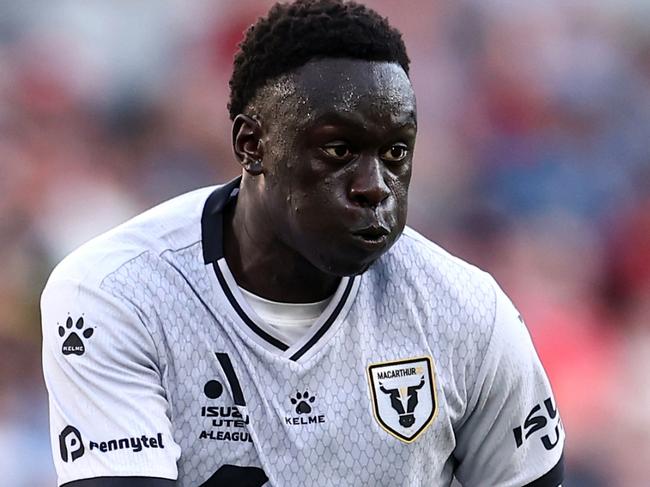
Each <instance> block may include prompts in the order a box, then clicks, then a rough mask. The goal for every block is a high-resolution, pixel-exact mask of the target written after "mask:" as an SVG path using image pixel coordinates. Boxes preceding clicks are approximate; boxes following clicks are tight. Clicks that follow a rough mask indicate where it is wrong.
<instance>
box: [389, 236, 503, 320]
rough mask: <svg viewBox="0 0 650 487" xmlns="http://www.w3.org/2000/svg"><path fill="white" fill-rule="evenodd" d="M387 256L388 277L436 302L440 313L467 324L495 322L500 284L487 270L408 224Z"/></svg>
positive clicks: (402, 286) (423, 298)
mask: <svg viewBox="0 0 650 487" xmlns="http://www.w3.org/2000/svg"><path fill="white" fill-rule="evenodd" d="M386 257H387V259H386V261H385V265H386V266H387V267H388V268H387V269H386V271H387V275H388V276H389V278H390V279H397V280H399V283H398V284H399V287H401V288H406V289H408V293H410V294H412V295H414V296H416V295H417V296H420V298H421V301H422V302H426V303H437V304H436V306H435V308H436V309H437V311H436V312H437V313H442V314H445V312H447V313H448V314H449V316H446V318H448V319H450V320H451V319H453V320H456V319H458V318H459V317H460V316H462V317H463V319H466V321H467V323H466V324H467V326H470V325H473V326H479V327H481V328H488V329H489V328H490V327H491V325H492V324H493V321H494V314H495V300H496V292H497V286H496V283H495V281H494V278H493V277H492V276H491V275H490V274H488V273H487V272H485V271H483V270H481V269H479V268H478V267H476V266H475V265H473V264H470V263H469V262H466V261H464V260H462V259H460V258H459V257H456V256H454V255H452V254H451V253H449V252H447V251H446V250H444V249H443V248H442V247H440V246H439V245H437V244H435V243H433V242H432V241H430V240H428V239H427V238H425V237H423V236H422V235H420V234H419V233H418V232H416V231H415V230H413V229H411V228H408V227H407V228H406V229H405V230H404V232H403V234H402V237H401V238H400V239H399V241H398V242H397V243H396V244H395V245H394V247H393V248H392V249H391V250H390V252H389V253H388V254H387V256H386ZM442 310H446V311H442Z"/></svg>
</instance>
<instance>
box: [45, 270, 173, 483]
mask: <svg viewBox="0 0 650 487" xmlns="http://www.w3.org/2000/svg"><path fill="white" fill-rule="evenodd" d="M136 310H137V308H136V307H135V306H134V305H132V304H131V303H128V302H126V301H124V300H122V299H118V298H116V297H115V296H113V295H112V294H109V293H107V292H105V291H102V290H101V289H100V287H99V286H95V285H89V284H84V283H82V282H77V281H75V280H71V279H58V278H57V279H54V278H51V279H50V281H49V282H48V285H47V286H46V288H45V290H44V292H43V295H42V299H41V313H42V327H43V372H44V376H45V383H46V385H47V389H48V393H49V408H50V434H51V444H52V452H53V456H54V464H55V467H56V471H57V475H58V485H62V484H65V483H67V482H71V481H74V480H80V479H88V478H94V477H114V476H115V477H123V476H124V477H126V476H140V477H158V478H164V479H172V480H174V479H176V478H177V467H176V462H177V460H178V458H179V456H180V448H179V446H178V445H177V444H175V443H174V440H173V438H172V435H171V421H170V418H169V414H170V413H169V406H168V403H167V399H166V396H165V390H164V388H163V385H162V380H161V371H160V370H159V367H158V356H157V353H156V348H155V345H154V342H153V340H152V338H151V336H150V334H149V332H148V330H147V329H146V327H145V325H144V323H143V322H142V321H141V319H140V314H139V313H138V312H137V311H136Z"/></svg>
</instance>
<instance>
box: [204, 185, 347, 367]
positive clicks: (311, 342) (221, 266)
mask: <svg viewBox="0 0 650 487" xmlns="http://www.w3.org/2000/svg"><path fill="white" fill-rule="evenodd" d="M240 182H241V176H240V177H238V178H235V179H233V180H232V181H230V182H228V183H227V184H224V185H223V186H219V187H218V188H217V189H215V190H214V191H213V192H212V193H211V194H210V196H209V197H208V199H207V200H206V202H205V205H204V207H203V214H202V216H201V243H202V247H203V261H204V263H205V264H206V265H210V264H211V265H212V267H213V269H214V272H212V273H211V279H212V280H213V282H214V283H215V284H216V286H215V287H216V288H217V290H218V291H219V290H220V291H221V293H222V294H223V296H225V298H226V299H227V300H228V302H229V304H230V308H231V311H233V312H234V313H233V314H234V315H235V316H236V321H237V322H238V323H239V324H240V325H242V326H241V329H242V330H243V331H244V332H245V334H246V335H248V337H249V338H250V339H252V341H254V342H256V343H257V344H258V345H261V346H263V347H264V348H266V349H267V350H270V351H273V352H276V353H278V354H281V355H282V356H284V357H286V358H288V359H290V360H293V361H297V360H298V359H300V358H301V357H303V356H306V355H311V354H313V353H315V352H316V350H318V349H319V348H320V345H322V344H323V343H324V342H326V341H327V337H329V336H331V335H333V334H334V333H335V332H336V330H337V329H338V326H339V325H340V324H341V322H342V321H343V319H344V317H345V315H346V314H347V312H348V310H349V308H350V306H351V304H352V301H353V300H354V297H355V295H356V292H357V290H358V288H359V281H360V278H359V277H358V276H353V277H344V278H342V279H341V283H340V284H339V287H338V289H337V290H336V292H335V293H334V296H333V297H332V300H331V301H330V303H329V304H328V306H327V307H326V308H325V310H324V311H323V313H322V314H321V316H320V317H319V318H318V319H317V320H316V322H315V323H314V325H313V326H312V327H311V329H310V331H309V332H308V333H307V334H306V335H305V336H304V337H302V338H301V339H300V340H298V341H297V342H296V343H295V344H293V345H291V346H289V345H288V344H286V343H284V342H283V341H282V339H281V337H278V336H277V335H275V333H274V329H273V327H272V326H269V325H267V324H266V323H265V322H264V320H262V319H261V318H260V317H259V316H257V314H256V313H255V312H254V311H253V310H252V308H251V307H250V306H249V305H248V302H247V301H246V299H245V298H244V296H243V295H242V293H241V291H240V290H239V287H238V286H237V283H236V282H235V279H234V277H233V275H232V273H231V272H230V269H229V268H228V265H227V263H226V259H225V258H224V253H223V210H224V208H225V207H226V206H227V205H228V204H229V203H230V202H232V201H233V200H234V199H235V198H236V197H237V194H238V193H239V184H240Z"/></svg>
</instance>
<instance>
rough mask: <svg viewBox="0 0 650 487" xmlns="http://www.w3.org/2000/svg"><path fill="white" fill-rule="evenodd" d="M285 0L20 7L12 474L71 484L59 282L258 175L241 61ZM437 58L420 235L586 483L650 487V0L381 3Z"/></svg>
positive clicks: (0, 122) (7, 446) (8, 267)
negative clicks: (490, 313) (217, 189)
mask: <svg viewBox="0 0 650 487" xmlns="http://www.w3.org/2000/svg"><path fill="white" fill-rule="evenodd" d="M271 3H272V2H269V1H265V0H259V1H257V0H236V1H235V0H232V1H229V0H221V1H215V0H212V1H207V0H188V1H181V0H131V1H129V2H119V1H107V0H106V1H100V0H97V1H87V0H60V1H57V2H49V1H46V0H25V1H21V2H3V5H2V6H0V262H2V267H3V269H2V273H1V274H0V451H2V454H1V455H0V471H2V472H3V482H6V485H11V486H16V487H22V486H25V487H32V486H45V485H55V484H54V474H53V466H52V460H51V452H50V446H49V438H48V428H47V421H48V419H47V397H46V393H45V389H44V385H43V380H42V374H41V370H40V324H39V321H40V316H39V310H38V300H39V294H40V291H41V289H42V287H43V285H44V283H45V280H46V278H47V275H48V273H49V272H50V271H51V269H52V268H53V266H54V265H55V263H56V262H57V261H58V260H60V259H61V258H62V257H63V256H64V255H65V254H66V253H68V252H69V251H70V250H72V249H73V248H75V247H76V246H77V245H79V244H80V243H82V242H83V241H85V240H87V239H89V238H90V237H92V236H94V235H97V234H98V233H100V232H102V231H104V230H106V229H108V228H109V227H111V226H113V225H115V224H117V223H119V222H122V221H124V220H126V219H127V218H129V217H131V216H133V215H135V214H136V213H138V212H140V211H141V210H143V209H145V208H147V207H150V206H152V205H154V204H156V203H158V202H160V201H163V200H165V199H167V198H169V197H171V196H174V195H176V194H180V193H182V192H185V191H187V190H189V189H191V188H195V187H199V186H205V185H209V184H215V183H217V182H222V181H225V180H227V179H228V178H230V177H232V176H234V175H235V174H236V173H237V170H238V166H237V164H236V163H235V162H234V160H233V157H232V155H231V149H230V147H229V121H228V117H227V112H226V103H227V97H228V90H227V86H228V78H229V76H230V72H231V64H232V55H233V53H234V50H235V48H236V44H237V42H239V40H240V38H241V33H242V31H243V30H244V29H245V28H246V27H247V26H248V25H249V24H251V23H252V22H253V21H254V20H255V18H256V17H257V16H259V15H262V14H263V13H264V12H265V11H266V10H267V9H268V7H269V5H270V4H271ZM366 3H367V4H369V5H370V6H372V7H374V8H376V9H377V10H378V11H379V12H381V13H382V14H384V15H386V16H388V17H389V19H390V20H391V22H392V23H393V24H394V25H395V26H397V27H398V28H400V29H401V30H402V32H403V33H404V37H405V40H406V43H407V47H408V48H409V53H410V56H411V58H412V61H413V67H412V80H413V83H414V85H415V89H416V93H417V95H418V112H419V130H420V134H419V135H420V136H419V140H418V143H417V147H416V163H415V169H414V178H413V185H412V193H411V198H410V224H411V225H412V226H414V227H415V228H416V229H418V230H420V231H421V232H422V233H424V234H425V235H427V236H428V237H430V238H431V239H433V240H434V241H436V242H438V243H440V244H441V245H442V246H443V247H445V248H447V249H448V250H450V251H452V252H453V253H455V254H457V255H459V256H461V257H463V258H465V259H467V260H469V261H471V262H473V263H476V264H477V265H479V266H480V267H482V268H484V269H486V270H488V271H490V272H491V273H493V274H494V275H495V276H496V278H497V280H498V281H499V282H500V283H501V284H502V286H503V287H504V289H505V290H506V291H507V292H508V294H509V295H510V296H511V297H512V298H513V300H514V301H515V303H516V304H517V306H518V307H519V309H520V310H521V312H522V315H523V316H524V318H525V319H526V322H527V324H528V326H529V328H530V330H531V332H532V334H533V337H534V340H535V343H536V345H537V347H538V350H539V352H540V355H541V358H542V361H543V362H544V364H545V366H546V368H547V370H548V372H549V375H550V376H551V380H552V383H553V385H554V389H555V393H556V396H557V400H558V403H559V406H560V411H561V414H562V416H563V421H564V424H565V428H566V431H567V438H568V443H567V446H566V455H567V461H568V472H567V474H568V475H567V477H568V478H567V481H566V483H565V484H564V485H565V487H581V486H589V487H599V486H617V487H619V486H620V487H627V486H630V487H633V486H634V487H637V486H641V485H647V483H648V481H647V477H648V472H650V470H649V467H648V465H650V414H648V411H650V379H649V376H650V3H649V2H647V0H562V1H561V0H543V1H542V0H529V1H527V2H507V1H505V0H436V1H425V0H417V1H416V0H409V1H408V2H396V1H394V0H368V1H367V2H366Z"/></svg>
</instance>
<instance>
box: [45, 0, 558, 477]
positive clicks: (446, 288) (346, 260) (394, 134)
mask: <svg viewBox="0 0 650 487" xmlns="http://www.w3.org/2000/svg"><path fill="white" fill-rule="evenodd" d="M408 69H409V59H408V57H407V55H406V51H405V48H404V45H403V42H402V40H401V36H400V34H399V33H398V32H397V31H396V30H394V29H393V28H391V27H390V26H389V25H388V23H387V21H386V20H385V19H383V18H381V17H379V16H378V15H377V14H376V13H374V12H373V11H371V10H368V9H366V8H365V7H363V6H360V5H357V4H353V3H341V2H340V1H338V0H316V1H302V0H301V1H298V2H296V3H294V4H291V5H276V6H275V7H273V8H272V10H271V11H270V12H269V14H268V16H267V17H266V18H265V19H261V20H259V21H258V22H257V24H256V25H255V26H253V27H252V28H251V29H250V30H249V31H248V33H247V35H246V38H245V40H244V42H243V44H242V45H241V49H240V52H239V53H238V55H237V57H236V60H235V67H234V73H233V76H232V80H231V83H230V85H231V101H230V106H229V108H230V114H231V118H232V119H233V131H232V141H233V149H234V152H235V155H236V157H237V159H238V161H239V162H240V164H241V165H242V176H241V177H240V178H237V179H236V180H234V181H231V182H229V183H227V184H225V185H222V186H218V187H212V188H206V189H200V190H197V191H194V192H191V193H189V194H185V195H183V196H180V197H178V198H175V199H173V200H171V201H169V202H166V203H164V204H162V205H160V206H158V207H156V208H154V209H152V210H150V211H147V212H146V213H144V214H142V215H140V216H138V217H136V218H134V219H133V220H131V221H129V222H127V223H125V224H123V225H121V226H119V227H117V228H116V229H114V230H112V231H111V232H108V233H107V234H105V235H103V236H100V237H99V238H97V239H95V240H93V241H92V242H90V243H88V244H86V245H84V246H83V247H81V248H80V249H78V250H77V251H75V252H74V253H73V254H72V255H70V256H69V257H68V258H66V259H65V260H64V261H63V262H62V263H61V264H60V265H59V266H58V267H57V268H56V269H55V271H54V272H53V273H52V276H51V278H50V280H49V282H48V284H47V287H46V289H45V291H44V293H43V298H42V312H43V336H44V350H43V355H44V358H43V366H44V372H45V378H46V381H47V385H48V389H49V394H50V410H51V433H52V447H53V451H54V459H55V463H56V468H57V471H58V475H59V485H66V486H68V487H108V486H111V487H142V486H148V487H166V486H235V487H237V486H240V487H241V486H261V485H273V486H278V487H285V486H294V485H309V486H373V487H374V486H387V487H388V486H391V487H394V486H416V485H428V486H448V485H450V483H451V482H452V479H453V477H454V476H455V477H457V478H458V479H459V480H460V481H461V482H462V483H463V485H466V486H513V487H514V486H524V485H530V486H536V487H537V486H551V487H557V486H558V485H559V484H560V482H561V479H562V448H563V442H564V433H563V431H562V425H561V423H560V419H559V416H558V414H557V411H556V407H555V403H554V400H553V396H552V393H551V389H550V386H549V383H548V380H547V378H546V375H545V373H544V371H543V369H542V367H541V365H540V363H539V360H538V358H537V355H536V353H535V350H534V349H533V346H532V344H531V341H530V337H529V335H528V333H527V331H526V328H525V326H524V325H523V323H522V321H521V318H520V317H519V314H518V313H517V311H516V310H515V308H514V307H513V306H512V304H511V303H510V301H509V300H508V298H507V297H506V296H505V295H504V294H503V292H502V291H501V290H500V289H499V288H498V286H497V285H496V284H495V282H494V281H493V280H492V278H491V277H490V276H489V275H487V274H485V273H484V272H482V271H480V270H478V269H476V268H474V267H472V266H470V265H468V264H466V263H464V262H462V261H460V260H458V259H456V258H454V257H452V256H450V255H449V254H447V253H446V252H444V251H443V250H441V249H440V248H439V247H437V246H436V245H434V244H433V243H431V242H429V241H428V240H426V239H425V238H423V237H421V236H420V235H418V234H417V233H415V232H414V231H413V230H410V229H408V228H405V222H406V205H407V193H408V186H409V180H410V176H411V162H412V157H413V149H414V145H415V138H416V128H417V125H416V107H415V96H414V94H413V90H412V87H411V83H410V81H409V77H408Z"/></svg>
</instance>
